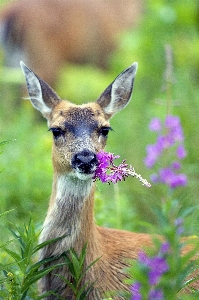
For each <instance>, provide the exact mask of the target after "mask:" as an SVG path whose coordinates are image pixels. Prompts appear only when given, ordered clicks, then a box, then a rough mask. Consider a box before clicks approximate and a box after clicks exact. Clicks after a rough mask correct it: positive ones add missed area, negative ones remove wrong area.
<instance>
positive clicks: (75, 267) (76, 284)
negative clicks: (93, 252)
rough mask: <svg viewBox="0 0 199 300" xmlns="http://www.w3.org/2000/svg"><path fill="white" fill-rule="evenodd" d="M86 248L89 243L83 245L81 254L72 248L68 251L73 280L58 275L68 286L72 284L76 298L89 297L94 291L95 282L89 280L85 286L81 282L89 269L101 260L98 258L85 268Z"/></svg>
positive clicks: (80, 299) (67, 260) (68, 261)
mask: <svg viewBox="0 0 199 300" xmlns="http://www.w3.org/2000/svg"><path fill="white" fill-rule="evenodd" d="M86 249H87V245H85V246H84V247H83V249H82V252H81V253H80V255H79V256H78V254H77V253H76V252H75V251H74V249H71V250H69V251H68V252H67V253H66V256H65V260H66V263H67V266H68V268H69V271H70V273H71V276H72V278H71V280H68V279H67V278H64V277H63V276H60V275H57V276H58V277H59V278H61V279H62V280H63V281H64V282H65V283H66V284H67V285H68V286H70V288H71V290H72V292H73V295H74V299H75V300H84V299H87V296H88V295H89V293H90V292H91V291H92V289H93V285H94V282H92V283H91V282H89V281H87V282H86V283H85V284H84V285H83V286H82V284H81V283H82V279H83V278H84V276H85V275H86V273H87V271H88V270H89V269H90V268H91V267H92V266H93V265H94V264H95V263H96V262H97V261H98V260H99V259H96V260H95V261H93V262H92V263H91V264H90V265H89V266H88V267H86V268H85V260H86Z"/></svg>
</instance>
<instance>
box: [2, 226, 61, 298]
mask: <svg viewBox="0 0 199 300" xmlns="http://www.w3.org/2000/svg"><path fill="white" fill-rule="evenodd" d="M9 231H10V232H11V234H12V235H13V237H14V239H13V240H10V241H8V242H6V244H4V245H2V246H1V247H0V248H1V249H2V250H4V251H5V252H6V253H7V254H8V255H9V256H10V258H11V262H10V260H9V259H8V262H7V263H4V264H3V263H1V264H0V270H1V272H2V275H3V276H2V277H1V279H0V284H1V289H0V299H8V300H9V299H16V300H23V299H27V298H26V297H31V299H43V298H44V297H45V296H46V294H45V295H43V296H38V292H37V289H36V287H35V285H34V284H35V283H36V282H37V281H38V280H39V279H41V278H42V277H43V276H45V275H46V274H48V273H49V272H51V271H53V270H56V269H57V268H58V267H60V266H63V265H65V264H66V263H55V264H54V265H51V266H50V267H49V266H48V267H45V266H44V265H45V264H46V263H49V262H52V261H54V260H55V258H46V259H43V260H40V261H38V262H36V260H37V256H36V255H37V253H38V251H39V250H40V249H42V248H43V247H45V246H46V245H48V244H50V243H54V242H56V241H57V240H59V239H61V238H62V237H60V238H56V239H52V240H49V241H47V242H44V243H41V244H39V245H37V242H38V233H37V230H36V228H35V226H34V223H33V222H32V221H30V222H29V224H28V225H27V226H24V228H21V227H17V226H15V225H13V224H10V226H9ZM16 244H17V246H16ZM9 246H12V248H11V247H9ZM1 256H2V253H1ZM56 259H57V258H56ZM51 293H53V294H54V292H53V291H52V292H50V291H49V294H51Z"/></svg>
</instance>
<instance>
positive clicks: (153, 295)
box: [149, 289, 164, 300]
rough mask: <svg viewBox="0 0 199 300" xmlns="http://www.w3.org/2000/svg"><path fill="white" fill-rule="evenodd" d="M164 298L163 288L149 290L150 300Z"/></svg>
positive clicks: (161, 299)
mask: <svg viewBox="0 0 199 300" xmlns="http://www.w3.org/2000/svg"><path fill="white" fill-rule="evenodd" d="M163 299H164V295H163V292H162V290H160V289H158V290H155V289H152V290H151V291H150V292H149V300H163Z"/></svg>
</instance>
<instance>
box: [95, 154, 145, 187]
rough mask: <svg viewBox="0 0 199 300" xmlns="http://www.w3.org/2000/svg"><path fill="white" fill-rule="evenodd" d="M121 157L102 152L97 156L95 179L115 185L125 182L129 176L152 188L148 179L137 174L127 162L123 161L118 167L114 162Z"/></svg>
mask: <svg viewBox="0 0 199 300" xmlns="http://www.w3.org/2000/svg"><path fill="white" fill-rule="evenodd" d="M119 157H120V156H119V155H116V156H114V154H112V153H108V152H104V151H100V152H99V153H98V154H97V159H98V167H97V169H96V171H95V175H94V177H93V179H94V180H97V179H100V180H101V181H102V182H103V183H104V182H108V183H110V182H113V183H114V184H115V183H117V182H118V181H122V180H125V178H126V177H128V176H132V177H136V178H137V179H139V181H140V182H141V183H142V184H143V185H145V186H147V187H151V184H150V183H149V182H148V181H147V180H146V179H143V178H142V176H141V175H140V174H137V173H136V172H135V170H134V168H133V167H132V166H128V164H126V160H123V161H122V163H121V164H120V165H119V166H116V165H115V164H114V163H113V161H114V160H115V159H116V158H119Z"/></svg>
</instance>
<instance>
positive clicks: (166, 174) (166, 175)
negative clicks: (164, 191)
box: [159, 167, 187, 189]
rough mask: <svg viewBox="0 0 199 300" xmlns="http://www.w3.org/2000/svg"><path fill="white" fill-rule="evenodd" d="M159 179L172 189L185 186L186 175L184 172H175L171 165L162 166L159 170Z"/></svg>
mask: <svg viewBox="0 0 199 300" xmlns="http://www.w3.org/2000/svg"><path fill="white" fill-rule="evenodd" d="M159 178H160V181H161V182H162V183H164V184H166V185H168V186H169V187H170V188H172V189H174V188H177V187H178V186H185V185H186V184H187V177H186V175H185V174H176V173H175V172H174V171H173V169H172V168H171V167H167V168H162V169H160V170H159Z"/></svg>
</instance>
